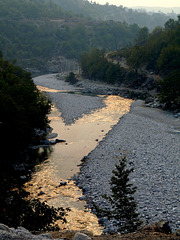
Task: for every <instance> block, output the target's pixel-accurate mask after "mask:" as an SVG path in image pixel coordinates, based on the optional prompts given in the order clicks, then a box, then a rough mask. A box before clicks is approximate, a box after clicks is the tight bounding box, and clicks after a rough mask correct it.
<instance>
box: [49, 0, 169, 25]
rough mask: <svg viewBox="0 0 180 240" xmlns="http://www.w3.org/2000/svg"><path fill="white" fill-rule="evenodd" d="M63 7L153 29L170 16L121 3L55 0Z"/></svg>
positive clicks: (93, 17) (88, 15)
mask: <svg viewBox="0 0 180 240" xmlns="http://www.w3.org/2000/svg"><path fill="white" fill-rule="evenodd" d="M53 1H54V2H55V3H57V4H58V5H60V6H61V7H62V9H64V10H66V11H71V12H74V13H77V14H79V15H83V16H84V17H88V18H90V19H95V20H104V19H106V20H113V21H116V22H127V23H128V24H133V23H135V24H138V26H141V27H144V26H147V27H148V28H149V29H153V28H154V27H155V26H157V25H158V26H163V25H164V23H165V22H166V21H167V20H168V19H169V18H170V17H169V16H168V15H165V14H164V13H151V14H149V13H146V12H142V11H138V10H133V9H128V8H126V7H123V6H122V5H120V6H119V7H117V6H115V5H110V4H106V5H100V4H98V3H96V2H93V1H92V2H89V1H86V0H85V1H84V0H53Z"/></svg>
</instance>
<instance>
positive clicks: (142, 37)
mask: <svg viewBox="0 0 180 240" xmlns="http://www.w3.org/2000/svg"><path fill="white" fill-rule="evenodd" d="M148 38H149V29H148V28H147V27H143V28H140V29H139V31H138V34H137V39H136V44H137V45H138V46H142V45H144V44H145V43H146V42H147V41H148Z"/></svg>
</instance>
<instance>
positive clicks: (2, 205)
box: [0, 54, 66, 231]
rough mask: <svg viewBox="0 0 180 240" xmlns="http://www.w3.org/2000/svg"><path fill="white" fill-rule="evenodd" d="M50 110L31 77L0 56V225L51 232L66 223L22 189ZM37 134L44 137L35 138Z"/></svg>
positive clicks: (62, 215)
mask: <svg viewBox="0 0 180 240" xmlns="http://www.w3.org/2000/svg"><path fill="white" fill-rule="evenodd" d="M50 108H51V104H50V102H49V101H48V100H47V99H46V97H45V96H44V95H42V94H41V93H40V92H39V91H38V90H37V88H36V86H35V85H34V83H33V81H32V79H31V74H30V73H28V72H25V71H24V70H23V69H21V68H20V67H17V66H14V65H13V64H11V63H10V62H8V61H6V60H4V59H3V57H2V54H0V109H1V115H0V133H1V140H0V145H1V161H0V163H1V168H0V189H1V191H0V222H1V223H4V224H7V225H9V226H11V227H17V226H24V227H26V228H28V229H29V230H32V231H38V230H54V229H58V226H57V225H56V221H57V220H62V221H65V215H66V211H65V210H64V209H63V208H57V209H56V208H53V207H49V206H48V205H47V204H46V203H41V202H40V201H39V200H36V199H34V200H28V195H29V193H28V192H26V191H24V190H23V188H22V184H23V183H24V181H25V180H27V177H28V174H27V173H29V171H31V170H33V167H34V165H35V164H36V160H37V156H38V155H37V153H36V151H35V150H34V151H33V150H32V149H31V148H29V146H30V144H38V143H39V142H40V140H42V139H43V138H44V137H45V135H46V130H47V128H48V126H49V125H48V124H49V121H48V118H47V114H48V113H49V112H50ZM39 130H40V131H41V132H43V133H44V134H40V135H39V134H37V133H38V132H40V131H39ZM24 174H25V176H24ZM22 175H23V177H22Z"/></svg>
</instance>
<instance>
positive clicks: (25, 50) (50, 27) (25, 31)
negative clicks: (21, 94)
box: [0, 0, 139, 72]
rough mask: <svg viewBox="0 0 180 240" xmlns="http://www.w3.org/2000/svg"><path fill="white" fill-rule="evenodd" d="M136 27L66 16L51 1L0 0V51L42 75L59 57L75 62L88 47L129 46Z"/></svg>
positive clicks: (136, 30)
mask: <svg viewBox="0 0 180 240" xmlns="http://www.w3.org/2000/svg"><path fill="white" fill-rule="evenodd" d="M138 30H139V28H138V26H137V25H136V24H132V25H128V24H126V23H120V22H117V23H116V22H112V21H110V22H109V21H105V22H103V21H94V20H88V19H87V18H84V17H82V16H81V17H80V16H77V15H75V14H73V13H67V12H65V11H63V10H62V9H61V7H58V6H57V5H56V4H55V3H53V2H52V1H47V2H46V3H45V2H44V1H43V0H42V1H41V0H36V1H34V0H32V1H31V0H20V1H19V0H11V1H10V0H7V1H3V0H0V49H1V51H2V52H3V55H4V57H5V58H6V59H10V60H17V64H18V65H20V66H22V67H23V68H28V67H29V68H30V69H32V68H33V67H34V68H38V69H39V70H40V71H41V72H45V71H47V70H46V68H47V67H46V63H47V62H48V61H49V60H51V59H53V58H57V57H58V56H65V57H67V58H75V59H78V58H79V56H80V55H81V54H82V53H83V52H84V51H88V50H89V49H90V48H91V47H98V48H105V49H107V50H117V49H119V48H121V47H123V46H127V45H128V44H130V43H132V42H133V40H134V38H135V36H136V34H137V32H138Z"/></svg>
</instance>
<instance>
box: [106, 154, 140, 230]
mask: <svg viewBox="0 0 180 240" xmlns="http://www.w3.org/2000/svg"><path fill="white" fill-rule="evenodd" d="M126 166H127V160H126V157H124V158H122V159H121V160H120V161H119V165H116V169H115V170H113V176H112V177H111V182H110V184H111V190H112V195H111V196H105V198H106V199H107V200H108V201H109V202H110V203H111V205H112V209H113V210H112V211H110V210H107V211H106V213H107V216H108V218H109V219H115V220H116V221H117V222H118V231H119V232H121V233H126V232H134V231H136V230H137V228H138V227H139V226H140V225H141V221H140V220H139V217H138V216H139V214H138V213H137V209H136V208H137V204H136V202H135V200H134V197H133V194H134V193H135V192H136V187H133V185H132V184H131V183H129V174H130V173H131V172H132V171H133V168H131V169H126Z"/></svg>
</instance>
